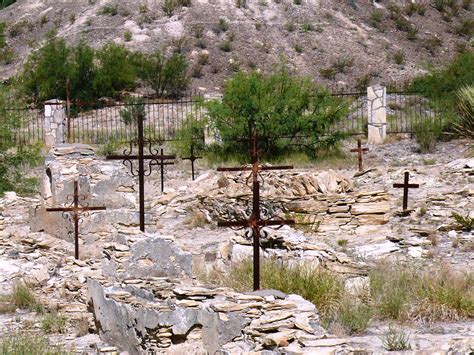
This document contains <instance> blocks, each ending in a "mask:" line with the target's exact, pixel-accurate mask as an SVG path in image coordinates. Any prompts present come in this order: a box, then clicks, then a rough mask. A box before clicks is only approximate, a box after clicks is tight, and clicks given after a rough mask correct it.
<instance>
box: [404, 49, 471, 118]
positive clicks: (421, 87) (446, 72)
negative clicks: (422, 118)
mask: <svg viewBox="0 0 474 355" xmlns="http://www.w3.org/2000/svg"><path fill="white" fill-rule="evenodd" d="M473 82H474V52H472V51H468V52H465V53H459V54H458V55H457V56H456V57H455V58H454V59H453V60H452V62H450V63H449V64H447V65H446V66H442V67H439V68H432V69H431V70H430V72H429V73H428V74H426V75H422V76H419V77H417V78H415V79H414V80H413V82H412V83H411V84H410V87H409V89H410V90H412V91H414V92H419V93H421V94H422V95H423V96H425V97H427V98H429V99H432V103H433V104H437V106H438V107H439V109H440V110H442V111H456V110H457V105H458V100H459V98H458V95H457V93H458V91H459V89H461V88H462V87H465V86H468V85H472V83H473Z"/></svg>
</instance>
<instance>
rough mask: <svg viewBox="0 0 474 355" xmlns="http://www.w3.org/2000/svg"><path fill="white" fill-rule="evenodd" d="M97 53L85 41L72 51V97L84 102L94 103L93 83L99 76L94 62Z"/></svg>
mask: <svg viewBox="0 0 474 355" xmlns="http://www.w3.org/2000/svg"><path fill="white" fill-rule="evenodd" d="M94 58H95V51H94V49H92V48H91V47H89V46H88V45H87V44H86V43H85V42H84V41H81V42H79V44H78V45H77V46H76V47H74V48H73V49H72V58H71V60H72V66H71V67H72V68H71V73H70V81H71V95H72V97H73V98H76V99H79V100H82V101H92V100H93V99H94V93H93V91H92V90H91V83H93V82H94V80H95V78H96V76H97V66H96V64H95V62H94Z"/></svg>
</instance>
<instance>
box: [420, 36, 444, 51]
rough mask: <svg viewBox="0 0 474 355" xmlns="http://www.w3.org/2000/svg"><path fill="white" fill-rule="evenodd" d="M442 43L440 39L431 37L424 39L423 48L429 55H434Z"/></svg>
mask: <svg viewBox="0 0 474 355" xmlns="http://www.w3.org/2000/svg"><path fill="white" fill-rule="evenodd" d="M442 43H443V42H442V41H441V38H439V37H436V36H431V37H429V38H426V39H425V40H424V42H423V47H424V48H425V49H426V50H427V51H428V52H430V53H431V54H434V53H435V52H436V50H437V49H438V48H439V47H441V44H442Z"/></svg>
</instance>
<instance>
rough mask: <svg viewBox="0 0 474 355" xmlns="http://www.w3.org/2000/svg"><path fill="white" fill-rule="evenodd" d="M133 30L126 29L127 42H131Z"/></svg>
mask: <svg viewBox="0 0 474 355" xmlns="http://www.w3.org/2000/svg"><path fill="white" fill-rule="evenodd" d="M132 37H133V35H132V32H130V31H125V32H124V34H123V39H124V41H125V42H130V41H131V40H132Z"/></svg>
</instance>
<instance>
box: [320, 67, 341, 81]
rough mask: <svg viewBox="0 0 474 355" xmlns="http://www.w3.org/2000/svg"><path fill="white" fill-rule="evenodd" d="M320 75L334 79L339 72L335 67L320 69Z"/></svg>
mask: <svg viewBox="0 0 474 355" xmlns="http://www.w3.org/2000/svg"><path fill="white" fill-rule="evenodd" d="M319 74H320V75H321V76H322V77H323V78H325V79H334V78H335V76H336V74H337V70H336V69H334V68H333V67H329V68H322V69H319Z"/></svg>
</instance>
